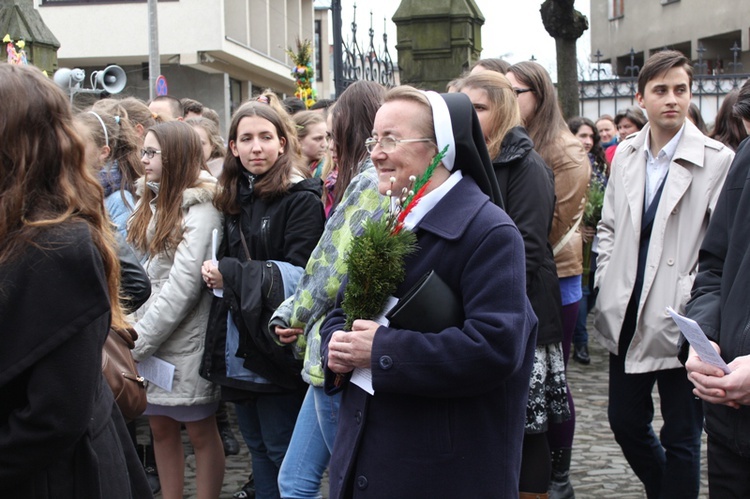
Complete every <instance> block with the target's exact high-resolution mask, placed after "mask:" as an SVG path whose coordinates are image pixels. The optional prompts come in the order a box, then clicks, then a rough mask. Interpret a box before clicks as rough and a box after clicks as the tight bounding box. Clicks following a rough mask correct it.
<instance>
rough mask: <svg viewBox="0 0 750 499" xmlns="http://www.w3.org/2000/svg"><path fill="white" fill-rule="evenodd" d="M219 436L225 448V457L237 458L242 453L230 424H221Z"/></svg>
mask: <svg viewBox="0 0 750 499" xmlns="http://www.w3.org/2000/svg"><path fill="white" fill-rule="evenodd" d="M219 435H220V436H221V443H222V445H223V446H224V455H225V456H236V455H237V454H239V453H240V443H239V442H238V441H237V439H236V438H235V436H234V432H233V431H232V427H231V426H229V424H228V423H223V424H222V423H220V424H219Z"/></svg>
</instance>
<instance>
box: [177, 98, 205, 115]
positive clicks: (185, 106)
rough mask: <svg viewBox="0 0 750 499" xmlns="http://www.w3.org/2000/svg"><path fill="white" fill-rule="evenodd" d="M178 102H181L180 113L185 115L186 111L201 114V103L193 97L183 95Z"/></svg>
mask: <svg viewBox="0 0 750 499" xmlns="http://www.w3.org/2000/svg"><path fill="white" fill-rule="evenodd" d="M180 104H182V115H183V116H187V115H188V113H193V114H199V115H202V114H203V104H201V103H200V102H198V101H197V100H195V99H189V98H187V97H185V98H184V99H180Z"/></svg>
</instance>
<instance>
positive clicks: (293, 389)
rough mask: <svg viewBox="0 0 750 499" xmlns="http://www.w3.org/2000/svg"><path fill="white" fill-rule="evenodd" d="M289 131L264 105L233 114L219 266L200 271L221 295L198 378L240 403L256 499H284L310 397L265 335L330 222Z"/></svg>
mask: <svg viewBox="0 0 750 499" xmlns="http://www.w3.org/2000/svg"><path fill="white" fill-rule="evenodd" d="M288 130H289V129H288V128H287V127H286V125H285V122H284V119H283V117H282V116H280V115H279V113H278V112H277V111H275V110H274V109H273V108H272V107H271V106H269V105H268V104H264V103H261V102H248V103H246V104H244V105H243V106H242V107H241V108H240V109H239V110H238V111H237V113H236V114H235V115H234V118H233V120H232V125H231V127H230V130H229V152H228V153H227V156H226V159H225V161H224V168H223V173H222V176H221V178H220V184H221V187H222V191H221V193H220V194H219V195H218V196H217V198H216V200H215V205H216V207H217V208H218V209H219V210H220V211H221V212H222V213H223V214H224V216H225V227H224V239H223V243H222V244H221V249H220V255H218V261H216V262H214V261H210V260H209V261H206V262H205V263H204V264H203V267H202V270H201V271H202V274H203V278H204V280H205V281H206V284H207V286H208V287H209V288H213V289H215V290H217V291H218V290H219V289H221V290H222V291H221V293H218V294H223V296H222V297H216V298H214V302H213V304H212V307H211V315H210V317H209V323H208V333H207V337H206V349H205V353H204V357H203V363H202V366H201V375H202V376H203V377H205V378H206V379H208V380H211V381H213V382H214V383H217V384H219V385H221V386H222V398H223V399H224V400H228V401H232V402H235V404H236V408H237V416H238V420H239V426H240V431H241V432H242V436H243V437H244V439H245V442H246V443H247V445H248V447H249V448H250V454H251V455H252V463H253V475H254V476H255V488H256V494H257V497H258V498H259V499H260V498H269V497H270V498H273V497H279V493H278V486H277V484H276V480H277V475H278V470H279V467H280V466H281V462H282V460H283V459H284V454H285V453H286V449H287V446H288V444H289V439H290V438H291V435H292V431H293V429H294V424H295V421H296V418H297V413H298V412H299V408H300V405H301V404H302V400H303V398H304V395H305V389H306V385H305V383H303V382H302V379H301V376H300V371H301V367H302V366H301V363H299V362H298V361H296V360H295V359H294V357H293V355H292V351H291V349H290V348H291V347H283V348H282V347H279V346H278V345H276V344H275V343H274V342H273V341H272V340H271V337H270V335H269V334H268V332H267V331H266V329H267V327H268V321H269V319H270V316H271V313H272V312H273V310H274V309H275V308H276V307H277V306H278V305H279V304H280V303H281V302H282V301H283V300H284V298H285V297H286V296H288V295H290V294H291V293H292V292H293V291H294V288H295V287H296V284H297V280H298V279H299V276H300V275H301V272H302V270H303V267H304V266H305V263H306V262H307V259H308V258H309V256H310V253H311V252H312V250H313V248H314V247H315V244H316V243H317V242H318V239H319V238H320V235H321V233H322V232H323V225H324V220H325V214H324V211H323V204H322V203H321V194H322V183H321V181H320V179H309V178H308V179H305V178H303V177H301V176H300V175H299V172H300V171H305V170H304V169H299V165H300V164H301V163H300V157H299V151H298V146H297V145H296V144H297V141H296V137H295V136H294V135H292V133H293V132H291V133H290V132H289V131H288ZM215 294H217V293H215Z"/></svg>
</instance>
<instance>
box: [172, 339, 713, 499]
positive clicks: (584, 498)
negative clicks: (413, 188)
mask: <svg viewBox="0 0 750 499" xmlns="http://www.w3.org/2000/svg"><path fill="white" fill-rule="evenodd" d="M589 351H590V354H591V364H590V365H588V366H583V365H581V364H578V363H576V362H574V361H572V360H571V363H570V365H569V367H568V380H569V383H570V386H571V389H572V390H573V398H574V401H575V405H576V434H575V442H574V449H573V460H572V464H571V473H572V483H573V486H574V488H575V491H576V498H577V499H599V498H601V499H603V498H611V497H615V496H616V497H617V498H618V499H645V497H646V494H645V493H644V491H643V486H642V485H641V482H640V481H639V480H638V479H637V478H636V476H635V475H634V474H633V472H632V471H631V469H630V467H629V466H628V463H627V462H626V461H625V458H624V457H623V455H622V452H621V451H620V447H619V446H618V445H617V443H616V442H615V440H614V438H613V437H612V433H611V431H610V429H609V423H608V422H607V379H608V374H607V373H608V368H609V355H608V353H607V352H606V350H604V348H603V347H601V346H599V344H598V343H597V342H596V340H595V339H593V338H591V340H590V342H589ZM656 396H657V397H658V395H656ZM656 412H657V420H656V422H655V426H656V428H657V433H658V428H659V427H660V426H661V418H660V416H659V415H658V412H659V411H658V402H657V411H656ZM230 418H231V419H232V422H233V425H234V428H235V435H236V436H237V438H238V439H239V438H240V434H239V431H238V430H237V426H236V418H235V416H234V411H233V409H231V408H230ZM240 443H241V445H242V449H243V451H242V452H240V455H238V456H230V457H228V458H227V464H226V475H225V477H224V487H223V488H222V494H221V499H228V498H231V497H232V494H233V493H234V492H236V491H237V490H239V489H240V487H241V486H242V484H243V483H245V480H246V479H247V474H248V471H249V469H250V458H249V457H248V453H247V448H246V447H245V446H244V443H243V442H242V441H241V439H240ZM186 444H187V440H186ZM186 447H187V451H188V453H189V455H188V456H187V457H186V463H187V468H188V469H187V473H186V486H185V497H187V498H194V497H195V457H194V456H193V455H192V450H191V449H190V448H189V444H187V445H186ZM702 451H703V463H702V470H703V476H702V480H701V496H700V497H701V498H707V497H708V485H707V484H708V482H707V479H706V457H705V454H706V442H705V435H704V439H703V447H702ZM324 492H327V486H326V487H325V489H324ZM157 497H159V496H157ZM325 497H327V495H326V494H324V498H325ZM460 499H463V498H460Z"/></svg>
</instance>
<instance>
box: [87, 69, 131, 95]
mask: <svg viewBox="0 0 750 499" xmlns="http://www.w3.org/2000/svg"><path fill="white" fill-rule="evenodd" d="M92 76H93V77H94V81H95V87H96V88H101V89H102V90H103V91H105V92H107V93H108V94H119V93H120V92H122V90H123V89H124V88H125V85H126V84H127V82H128V77H127V75H126V74H125V71H124V70H123V69H122V68H121V67H120V66H115V65H112V66H107V67H106V68H104V69H103V70H102V71H96V72H94V74H93V75H92Z"/></svg>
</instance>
